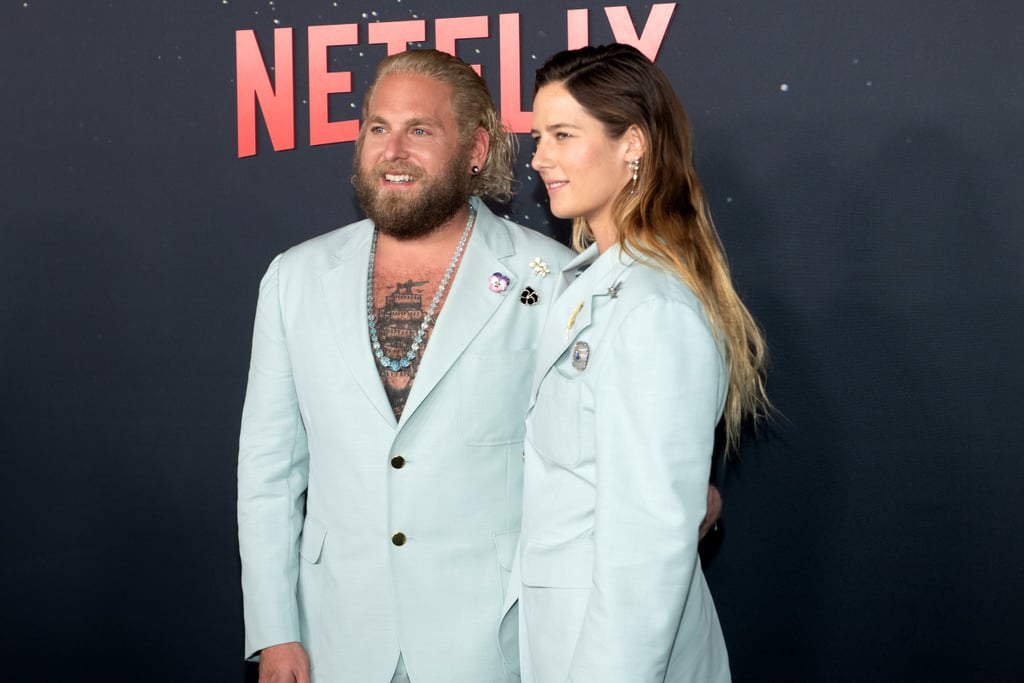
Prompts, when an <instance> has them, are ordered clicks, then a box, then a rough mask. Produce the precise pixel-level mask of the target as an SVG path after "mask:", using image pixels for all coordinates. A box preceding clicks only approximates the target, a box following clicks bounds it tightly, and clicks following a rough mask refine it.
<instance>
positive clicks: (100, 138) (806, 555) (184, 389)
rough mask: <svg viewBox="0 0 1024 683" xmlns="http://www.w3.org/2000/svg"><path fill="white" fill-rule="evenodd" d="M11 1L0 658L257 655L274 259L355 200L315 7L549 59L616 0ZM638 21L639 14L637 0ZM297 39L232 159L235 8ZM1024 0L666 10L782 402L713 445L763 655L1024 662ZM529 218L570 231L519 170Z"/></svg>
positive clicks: (1015, 666)
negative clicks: (241, 548) (255, 430)
mask: <svg viewBox="0 0 1024 683" xmlns="http://www.w3.org/2000/svg"><path fill="white" fill-rule="evenodd" d="M354 5H356V3H350V2H328V1H326V0H321V1H316V2H313V1H309V2H303V3H297V2H286V1H285V0H279V1H278V2H258V3H257V2H251V3H250V2H240V1H239V0H206V1H205V2H191V3H169V2H156V1H155V0H148V1H143V0H133V1H131V2H129V1H127V0H121V1H112V2H104V3H70V2H68V3H60V4H59V6H58V4H57V3H52V2H44V1H43V0H29V1H28V2H24V3H23V2H11V3H6V6H5V7H3V8H0V26H2V29H0V30H2V35H3V40H0V84H2V90H3V94H4V96H3V102H4V104H3V106H2V108H0V125H2V128H0V130H2V131H3V132H4V142H3V145H2V159H3V163H2V164H0V187H2V190H0V192H2V199H3V200H2V202H0V284H2V292H3V293H2V295H0V380H2V382H0V387H2V389H0V434H2V441H0V443H2V446H0V450H2V456H0V457H2V460H0V462H2V466H3V474H4V476H3V479H2V481H3V493H2V495H0V518H2V520H3V521H2V523H0V529H2V543H3V557H4V560H3V562H2V564H0V566H2V569H0V572H2V573H0V586H2V588H0V590H2V596H3V606H4V607H3V617H2V624H3V626H2V633H0V653H2V654H3V657H2V660H3V666H2V669H3V670H4V672H5V673H4V678H5V680H19V681H20V680H26V681H27V680H33V681H35V680H47V681H49V680H61V681H63V680H90V679H93V680H101V679H102V680H110V681H115V680H116V681H164V680H166V681H172V680H173V681H193V680H194V681H218V682H220V681H243V680H245V679H246V677H247V676H251V675H252V672H251V671H246V669H245V667H244V665H243V664H242V663H241V661H240V660H241V655H242V640H241V638H242V627H241V614H240V590H239V586H238V571H239V569H238V559H237V546H236V541H235V522H234V495H235V482H234V466H235V451H236V447H237V429H238V420H239V414H240V409H241V402H242V397H243V392H244V388H245V373H246V368H247V363H248V350H249V348H248V347H249V337H250V330H251V320H252V314H253V309H254V305H255V297H256V286H257V283H258V280H259V277H260V275H261V274H262V272H263V269H264V268H265V266H266V264H267V262H268V261H269V259H270V258H271V257H272V256H273V255H274V254H276V253H277V252H279V251H280V250H282V249H284V248H286V247H287V246H289V245H291V244H293V243H295V242H297V241H300V240H302V239H304V238H307V237H310V236H313V235H315V234H318V233H321V232H324V231H326V230H329V229H332V228H334V227H337V226H339V225H342V224H344V223H347V222H349V221H350V220H352V219H354V218H355V217H356V216H357V209H356V206H355V203H354V200H353V196H352V191H351V188H350V186H349V184H348V181H347V178H348V176H349V174H350V172H351V154H352V148H351V144H350V143H339V144H331V145H323V146H310V145H309V125H308V123H307V117H308V105H307V104H306V102H307V101H308V100H307V97H308V92H307V91H308V86H307V85H306V83H307V80H306V79H307V76H306V71H307V68H306V49H307V44H308V42H307V39H306V35H307V34H306V28H307V27H308V26H311V25H322V24H344V23H357V24H359V29H358V30H359V33H358V35H359V40H360V44H359V45H357V46H352V47H334V48H331V50H330V53H329V54H330V57H331V61H330V68H331V69H332V70H336V71H342V70H349V71H352V72H353V78H352V84H353V91H354V92H353V94H351V95H333V96H332V97H331V107H332V108H331V118H332V119H334V120H342V119H346V118H353V117H354V116H355V112H357V111H358V102H359V100H360V97H361V94H362V91H363V89H364V88H365V85H366V83H367V81H368V79H369V78H370V74H371V71H372V66H373V65H374V64H375V63H376V62H377V61H378V60H379V59H380V58H381V57H383V56H384V54H385V50H384V47H383V46H381V45H368V44H367V28H366V24H367V23H370V22H375V21H396V20H408V19H416V18H423V19H426V20H427V21H426V44H427V45H432V44H433V42H432V41H433V39H434V26H435V24H434V19H436V18H450V17H461V16H466V15H467V14H468V13H470V12H475V13H479V14H484V13H486V15H487V16H488V17H489V19H488V21H489V37H488V38H482V39H472V40H466V41H462V42H460V43H459V48H458V50H459V54H460V56H462V57H464V58H466V59H467V60H468V61H471V62H474V63H479V64H481V65H482V67H483V71H484V75H485V76H486V77H488V79H489V80H491V81H492V84H493V87H494V90H495V92H496V93H497V92H498V85H497V81H498V75H499V70H500V67H499V64H498V63H499V39H498V24H499V20H498V16H499V14H502V13H516V14H518V15H519V20H520V31H521V37H520V39H519V41H518V42H519V45H520V48H521V59H520V62H521V63H520V70H521V72H522V78H523V87H522V90H523V93H522V94H523V107H524V108H525V109H529V106H530V98H529V90H530V82H531V80H532V71H533V69H534V68H535V67H536V66H537V65H538V63H539V61H540V60H542V59H543V58H544V57H546V56H547V55H549V54H551V53H552V52H554V51H556V50H558V49H562V48H564V47H565V46H566V40H567V39H566V25H567V19H566V10H567V9H579V8H585V7H588V8H590V10H591V12H590V19H589V26H590V39H591V42H595V43H598V42H608V41H609V40H611V39H612V33H611V31H610V29H609V24H608V21H607V20H606V19H605V13H604V12H603V7H604V5H601V4H598V3H595V2H593V1H591V0H587V1H581V2H578V3H572V4H570V5H567V6H558V7H555V6H553V5H552V3H549V2H540V1H538V0H522V1H521V2H504V1H500V0H499V1H497V2H494V3H489V4H488V6H487V7H486V8H483V7H480V8H474V9H473V10H467V9H466V5H465V3H462V2H455V1H453V0H432V1H431V2H426V1H425V0H405V1H403V2H399V1H397V0H381V2H378V3H373V4H369V3H368V4H367V5H365V6H364V7H355V6H354ZM626 5H627V6H628V7H629V9H630V12H631V14H632V17H633V20H634V21H635V22H636V23H637V24H639V25H640V27H641V28H642V27H643V24H644V21H645V20H646V18H647V16H648V14H649V12H650V6H649V4H646V3H639V2H627V3H626ZM285 27H291V28H293V29H294V37H295V48H294V53H295V63H296V66H295V74H296V94H295V100H296V103H295V108H296V113H297V116H296V118H297V124H296V146H295V149H293V150H290V151H282V152H274V151H273V150H272V148H271V146H270V144H269V138H268V136H267V133H266V130H265V127H264V125H263V123H262V119H261V122H260V125H259V130H260V133H259V140H258V144H259V151H258V153H257V154H256V155H255V156H250V157H246V158H239V157H238V149H237V146H236V135H237V121H236V106H235V32H236V31H237V30H246V29H252V30H254V31H255V32H256V36H257V38H258V40H259V42H260V46H261V48H262V49H263V53H264V56H265V57H266V58H267V61H268V63H273V56H274V55H273V31H274V29H275V28H285ZM1021 27H1022V15H1021V11H1020V8H1019V7H1018V3H1014V2H1009V1H1008V0H1002V1H999V2H990V3H983V4H981V5H977V4H974V5H972V3H961V2H938V3H936V2H921V1H912V2H907V3H891V2H886V1H884V0H863V1H861V2H853V1H852V0H836V1H835V2H831V3H819V2H810V1H808V0H796V1H793V2H785V3H769V4H765V3H757V2H752V1H750V0H736V1H733V2H700V1H687V2H680V3H676V5H675V8H674V13H673V15H672V18H671V21H670V23H669V26H668V30H667V32H666V35H665V40H664V44H663V45H662V47H661V51H660V53H659V55H658V63H659V64H660V65H661V66H662V67H663V68H664V69H665V70H666V72H668V74H669V75H670V77H671V78H672V80H673V82H674V83H675V85H676V86H677V88H678V91H679V93H680V95H681V96H682V98H683V100H684V102H685V103H686V105H687V107H688V108H689V110H690V112H691V115H692V117H693V122H694V127H695V129H696V141H697V142H696V145H697V148H696V154H697V157H698V163H699V168H700V170H701V173H702V177H703V179H704V182H705V185H706V187H707V190H708V193H709V195H710V197H711V202H712V206H713V210H714V213H715V217H716V219H717V222H718V225H719V228H720V231H721V233H722V236H723V239H724V241H725V243H726V246H727V248H728V251H729V254H730V257H731V260H732V263H733V265H734V270H735V277H736V280H737V282H738V284H739V286H740V288H741V290H742V291H743V292H744V293H745V295H746V298H747V300H748V302H749V303H750V306H751V308H752V309H753V311H754V313H755V314H756V315H757V317H758V318H759V319H760V321H761V322H762V323H763V325H764V328H765V330H766V332H767V335H768V339H769V341H770V344H771V349H772V353H773V368H772V374H771V377H770V389H771V394H772V396H773V398H774V399H775V401H776V403H777V405H778V407H779V409H780V410H781V412H782V413H783V415H784V419H781V420H779V421H778V422H777V424H776V425H775V426H774V428H773V429H771V430H768V431H767V432H766V433H765V434H764V435H763V437H762V439H761V440H759V441H757V442H749V443H748V444H747V446H746V447H745V448H744V449H743V451H742V453H741V456H740V457H739V458H737V459H736V460H735V461H734V462H732V463H730V464H729V465H728V466H727V467H725V469H724V472H723V473H722V480H721V481H722V484H723V489H724V493H725V497H726V513H725V518H724V520H723V524H722V528H723V531H722V536H721V538H720V539H719V541H720V542H719V544H718V548H717V552H716V553H714V555H713V557H712V558H711V561H710V564H709V566H708V569H707V573H708V578H709V581H710V582H711V584H712V589H713V592H714V595H715V598H716V601H717V603H718V607H719V611H720V613H721V618H722V622H723V626H724V629H725V632H726V637H727V640H728V642H729V646H730V651H731V656H732V663H733V668H734V672H735V678H736V680H737V681H809V682H814V681H865V680H878V681H906V680H929V681H940V680H943V681H947V680H948V681H1009V680H1016V676H1017V675H1019V671H1020V670H1021V661H1020V655H1019V652H1020V647H1019V639H1020V636H1021V635H1024V619H1022V617H1021V614H1022V613H1024V569H1022V566H1024V551H1022V548H1021V539H1022V538H1024V521H1022V516H1021V515H1020V514H1019V513H1018V512H1017V508H1018V507H1019V500H1020V497H1021V492H1022V482H1024V460H1022V458H1021V457H1020V456H1021V450H1022V449H1021V438H1020V425H1021V415H1022V413H1024V400H1022V397H1021V396H1022V394H1021V389H1020V387H1021V386H1022V385H1024V362H1022V361H1021V358H1020V349H1021V347H1022V341H1024V305H1022V303H1021V302H1022V297H1024V278H1022V277H1021V275H1020V273H1019V268H1020V265H1019V264H1020V262H1021V260H1022V257H1024V236H1022V235H1024V231H1022V230H1021V215H1022V214H1024V161H1022V159H1024V136H1022V135H1021V133H1020V130H1019V124H1020V121H1021V120H1024V76H1022V74H1024V48H1022V47H1021V45H1022V43H1021V41H1020V31H1021ZM353 105H355V108H354V109H353ZM523 143H524V154H523V157H522V162H523V169H522V180H523V186H522V188H521V194H520V196H519V198H518V199H517V200H516V201H515V202H514V203H513V204H512V205H511V207H509V209H508V210H507V211H508V213H509V214H510V215H512V216H513V217H515V218H516V219H518V220H520V221H521V222H524V223H526V224H528V225H531V226H533V227H536V228H538V229H540V230H542V231H545V232H551V231H553V230H554V231H555V232H559V231H561V230H564V226H563V225H560V224H558V223H557V222H554V221H553V220H552V219H550V217H549V216H548V215H547V213H546V212H545V209H544V201H543V193H542V191H541V190H540V188H538V186H537V184H536V182H535V181H534V179H533V178H532V177H531V175H530V172H529V170H528V169H527V168H526V166H525V163H526V159H527V154H526V153H525V151H528V140H527V139H525V137H524V139H523Z"/></svg>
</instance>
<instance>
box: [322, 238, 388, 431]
mask: <svg viewBox="0 0 1024 683" xmlns="http://www.w3.org/2000/svg"><path fill="white" fill-rule="evenodd" d="M348 229H349V230H358V231H359V234H357V235H353V237H352V239H350V240H348V241H347V242H346V243H345V246H343V247H342V248H341V249H340V250H339V251H338V253H337V254H335V255H334V258H335V260H336V261H337V263H336V265H335V266H334V268H332V269H331V270H329V271H327V272H326V273H324V274H323V275H322V276H321V278H320V284H321V287H322V288H323V292H324V301H325V302H326V306H327V316H328V318H329V319H330V322H331V329H332V331H333V332H334V341H335V343H336V344H337V345H338V351H339V352H340V353H341V359H342V361H343V362H344V363H345V364H346V365H347V366H348V368H349V371H350V372H351V373H352V376H353V377H354V378H355V380H356V383H357V384H358V385H359V387H360V389H361V390H362V392H363V393H364V394H365V395H366V398H367V400H369V401H370V403H371V404H372V405H373V407H374V408H376V409H377V411H378V412H379V413H380V414H381V415H382V416H383V417H384V419H386V420H387V421H388V422H390V423H392V424H394V422H395V415H394V413H393V412H392V410H391V404H390V402H389V401H388V397H387V394H386V393H384V385H383V384H382V383H381V380H380V375H379V374H378V372H377V363H376V361H375V360H374V358H373V353H372V352H371V351H370V333H369V330H368V328H367V325H366V319H367V318H366V316H367V310H366V276H367V273H366V269H367V263H368V260H369V256H370V238H371V236H372V235H373V231H372V228H371V226H370V224H369V222H368V221H366V222H364V223H362V224H360V225H358V226H352V227H351V228H348Z"/></svg>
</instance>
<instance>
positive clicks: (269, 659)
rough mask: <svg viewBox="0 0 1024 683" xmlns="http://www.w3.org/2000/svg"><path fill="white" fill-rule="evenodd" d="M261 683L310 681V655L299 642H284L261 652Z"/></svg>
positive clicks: (300, 682)
mask: <svg viewBox="0 0 1024 683" xmlns="http://www.w3.org/2000/svg"><path fill="white" fill-rule="evenodd" d="M259 683H310V681H309V657H308V656H307V655H306V651H305V650H304V649H302V645H300V644H299V643H283V644H281V645H272V646H271V647H265V648H263V650H262V652H260V679H259Z"/></svg>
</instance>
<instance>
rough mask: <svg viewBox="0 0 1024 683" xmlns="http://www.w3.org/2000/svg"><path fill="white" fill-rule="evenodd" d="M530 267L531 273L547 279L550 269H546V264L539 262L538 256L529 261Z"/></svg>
mask: <svg viewBox="0 0 1024 683" xmlns="http://www.w3.org/2000/svg"><path fill="white" fill-rule="evenodd" d="M530 267H531V268H533V272H534V273H536V274H537V275H538V276H539V277H547V276H548V273H550V272H551V269H550V268H548V264H546V263H544V262H543V261H541V260H540V256H538V257H537V258H535V259H533V260H532V261H530Z"/></svg>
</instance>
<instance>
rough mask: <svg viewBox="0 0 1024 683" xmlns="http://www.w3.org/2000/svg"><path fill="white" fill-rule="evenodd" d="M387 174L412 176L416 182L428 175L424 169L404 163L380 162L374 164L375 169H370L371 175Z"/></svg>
mask: <svg viewBox="0 0 1024 683" xmlns="http://www.w3.org/2000/svg"><path fill="white" fill-rule="evenodd" d="M385 173H389V174H392V175H407V176H411V177H412V178H413V179H414V180H419V179H421V178H423V177H424V176H425V175H426V173H424V172H423V169H421V168H417V167H416V166H412V165H409V164H404V163H388V162H380V163H378V164H374V166H373V168H371V169H370V175H374V176H382V175H384V174H385Z"/></svg>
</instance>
